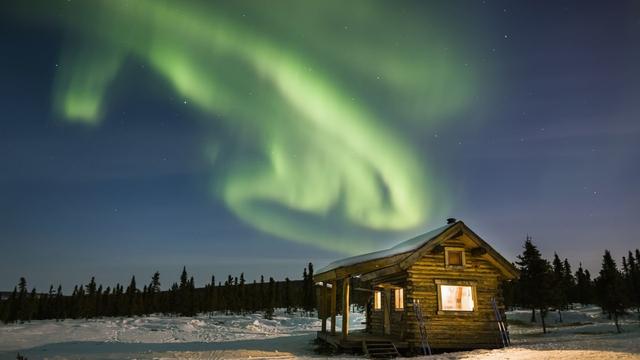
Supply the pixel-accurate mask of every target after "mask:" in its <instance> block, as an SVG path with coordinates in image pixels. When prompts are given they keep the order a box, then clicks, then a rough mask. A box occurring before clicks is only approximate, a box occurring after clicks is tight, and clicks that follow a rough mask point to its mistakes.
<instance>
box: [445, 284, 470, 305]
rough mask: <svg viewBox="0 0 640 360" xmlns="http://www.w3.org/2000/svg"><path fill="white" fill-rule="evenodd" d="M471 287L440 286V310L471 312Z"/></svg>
mask: <svg viewBox="0 0 640 360" xmlns="http://www.w3.org/2000/svg"><path fill="white" fill-rule="evenodd" d="M473 308H474V301H473V287H472V286H458V285H440V310H445V311H473Z"/></svg>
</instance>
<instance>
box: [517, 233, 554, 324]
mask: <svg viewBox="0 0 640 360" xmlns="http://www.w3.org/2000/svg"><path fill="white" fill-rule="evenodd" d="M523 247H524V251H523V253H522V254H521V255H518V261H517V262H516V264H517V265H518V267H519V270H520V278H519V280H518V295H519V298H520V300H519V301H520V303H521V304H523V305H524V306H526V307H528V308H530V309H531V321H532V322H534V321H535V310H536V309H538V310H539V311H540V318H541V321H542V331H543V333H546V332H547V327H546V323H545V316H546V313H547V310H548V307H549V305H550V304H551V303H552V299H553V293H552V282H553V275H552V272H551V265H550V264H549V262H548V261H547V260H545V259H543V258H542V255H541V254H540V251H538V248H536V246H535V245H533V243H532V241H531V237H529V236H527V239H526V241H525V243H524V246H523Z"/></svg>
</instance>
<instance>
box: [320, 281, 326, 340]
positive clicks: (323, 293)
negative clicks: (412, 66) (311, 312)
mask: <svg viewBox="0 0 640 360" xmlns="http://www.w3.org/2000/svg"><path fill="white" fill-rule="evenodd" d="M320 299H321V300H320V313H321V314H322V315H321V317H322V332H327V284H322V291H321V292H320Z"/></svg>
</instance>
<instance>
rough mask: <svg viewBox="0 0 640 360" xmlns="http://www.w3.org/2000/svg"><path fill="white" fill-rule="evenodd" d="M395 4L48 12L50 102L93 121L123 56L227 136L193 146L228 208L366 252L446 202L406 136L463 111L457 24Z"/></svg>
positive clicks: (108, 5) (467, 77)
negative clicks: (51, 29) (59, 42)
mask: <svg viewBox="0 0 640 360" xmlns="http://www.w3.org/2000/svg"><path fill="white" fill-rule="evenodd" d="M257 4H259V5H257ZM391 5H393V4H392V3H381V2H364V1H353V2H352V1H350V2H339V3H327V2H296V1H291V2H268V3H266V2H265V3H255V2H224V3H216V4H215V5H213V6H212V5H211V4H210V3H202V4H196V3H185V2H160V1H131V2H127V1H104V2H100V3H99V6H98V5H96V3H93V2H92V3H91V5H88V4H74V7H73V8H69V9H64V10H61V11H59V12H56V14H57V16H54V17H51V18H50V20H52V21H53V24H55V25H56V26H61V27H64V29H65V32H66V33H67V34H68V36H67V37H68V38H67V39H66V47H65V48H64V49H62V51H61V56H60V59H61V60H60V63H61V64H62V65H63V66H62V67H61V70H60V71H59V72H58V75H57V76H58V77H57V79H56V83H55V85H54V99H55V107H56V110H57V111H58V113H59V114H60V115H61V116H62V117H63V118H64V119H66V120H67V121H68V122H70V123H76V124H82V125H86V126H90V127H96V126H98V125H99V124H100V121H101V119H103V117H104V116H105V114H106V113H108V111H109V89H110V86H112V85H113V83H114V81H116V80H118V79H120V78H118V74H119V72H120V71H121V70H122V69H123V68H124V67H125V64H126V63H127V62H135V63H140V64H145V65H148V66H150V67H152V68H153V69H154V70H155V71H156V72H157V74H158V76H160V77H162V78H164V79H166V81H167V82H168V84H170V87H171V88H172V89H173V90H174V91H175V94H174V96H176V97H178V98H181V99H182V98H183V99H184V101H185V102H186V103H188V104H189V105H190V106H191V105H193V106H195V107H196V109H197V111H198V112H200V113H202V115H203V116H201V117H204V118H206V119H209V120H208V121H211V122H215V123H216V124H218V123H221V128H224V129H226V130H225V134H232V136H224V135H223V134H221V133H215V132H212V133H211V134H210V135H207V136H208V140H207V141H206V142H205V143H204V144H202V147H203V149H204V151H203V152H204V156H206V157H207V158H208V159H210V160H211V162H212V185H211V188H212V192H213V193H214V194H215V196H216V197H217V198H219V199H221V200H222V201H223V202H224V203H225V204H226V206H227V207H228V208H229V209H230V210H231V211H232V212H233V213H234V214H236V216H238V217H239V218H240V219H242V220H243V221H244V222H246V223H248V224H249V225H251V226H252V227H255V228H257V229H260V230H261V231H264V232H267V233H270V234H273V235H276V236H278V237H281V238H284V239H288V240H291V241H296V242H303V243H306V244H311V245H314V246H317V247H321V248H325V249H333V250H338V251H342V252H345V253H354V252H362V251H364V250H367V249H372V248H376V247H377V246H376V245H375V243H374V242H373V241H372V240H371V239H369V238H368V237H367V236H363V235H362V234H363V233H364V234H366V232H367V231H404V230H411V229H415V228H417V227H420V226H421V225H423V224H425V223H426V222H428V221H429V220H430V216H433V214H434V212H435V211H436V208H437V210H438V211H441V210H446V209H444V208H445V207H446V205H443V204H442V203H443V202H440V203H439V204H437V199H443V198H446V196H444V194H443V192H445V190H444V187H443V186H442V179H438V178H437V177H436V176H435V175H434V170H433V169H430V168H429V154H423V153H420V152H419V151H418V150H417V148H418V147H417V144H416V141H417V139H416V138H419V136H420V134H424V133H427V132H428V131H430V130H432V129H436V127H437V126H441V125H442V124H443V123H445V122H447V121H451V119H452V118H453V115H455V114H459V112H460V111H462V110H464V109H466V108H468V106H469V105H470V103H471V101H472V95H473V92H474V89H475V87H476V84H477V82H478V81H477V79H476V78H474V76H472V75H475V76H477V74H472V73H471V72H470V71H464V70H463V68H462V67H461V66H460V64H461V63H462V61H461V60H460V59H459V57H460V56H461V54H456V53H455V51H453V50H452V49H449V48H448V47H447V44H448V41H450V40H449V39H448V37H450V36H451V37H453V36H455V34H450V33H447V32H444V31H442V29H441V28H439V27H438V26H437V19H435V18H434V19H431V20H432V21H428V19H425V18H424V13H423V14H421V15H420V16H421V18H418V17H417V16H418V15H415V16H416V19H414V20H408V19H410V18H411V17H412V14H411V11H410V10H405V11H399V10H398V9H397V8H394V9H391V8H390V6H391ZM58 10H59V9H58ZM80 14H82V15H80ZM408 35H411V36H408ZM401 125H402V126H401ZM407 129H411V131H412V132H413V133H412V134H409V133H407ZM96 131H99V129H97V130H96Z"/></svg>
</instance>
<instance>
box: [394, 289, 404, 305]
mask: <svg viewBox="0 0 640 360" xmlns="http://www.w3.org/2000/svg"><path fill="white" fill-rule="evenodd" d="M394 297H395V303H394V305H395V308H396V309H404V289H395V290H394Z"/></svg>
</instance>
